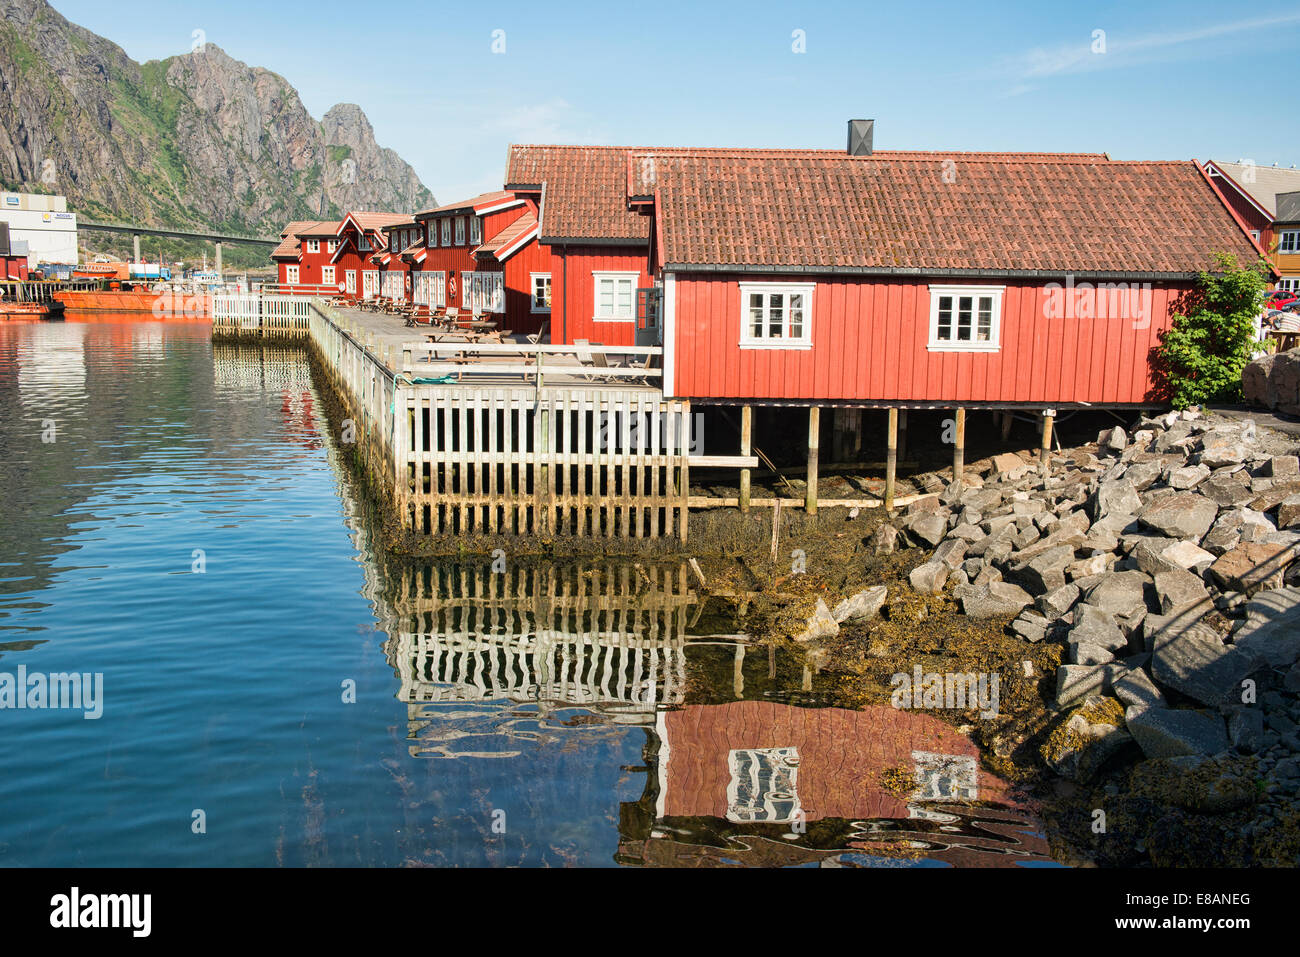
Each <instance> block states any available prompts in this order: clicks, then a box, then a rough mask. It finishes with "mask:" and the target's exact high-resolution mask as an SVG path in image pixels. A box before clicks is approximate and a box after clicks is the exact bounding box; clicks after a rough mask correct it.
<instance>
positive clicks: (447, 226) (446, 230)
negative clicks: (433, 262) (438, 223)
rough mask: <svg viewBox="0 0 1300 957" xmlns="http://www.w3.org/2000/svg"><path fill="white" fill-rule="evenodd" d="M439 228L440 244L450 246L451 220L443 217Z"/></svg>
mask: <svg viewBox="0 0 1300 957" xmlns="http://www.w3.org/2000/svg"><path fill="white" fill-rule="evenodd" d="M441 228H442V245H443V246H444V247H445V246H450V245H451V220H450V219H443V220H442V227H441Z"/></svg>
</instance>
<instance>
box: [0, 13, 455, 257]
mask: <svg viewBox="0 0 1300 957" xmlns="http://www.w3.org/2000/svg"><path fill="white" fill-rule="evenodd" d="M0 11H3V14H4V16H3V20H2V21H0V184H2V185H3V186H4V187H6V188H9V189H23V190H34V191H44V192H58V193H63V194H65V195H67V197H68V202H69V204H70V206H71V207H72V208H74V209H75V210H77V211H78V212H80V213H82V214H83V215H85V216H89V217H94V218H108V219H123V220H129V221H131V222H137V223H140V224H142V225H186V226H191V227H194V226H208V227H214V228H221V229H229V230H234V231H239V232H250V233H259V234H270V233H275V232H277V231H278V230H279V228H280V227H281V226H282V225H283V224H284V223H285V222H286V221H288V220H291V219H315V218H320V217H322V216H325V217H335V216H338V215H340V214H341V212H342V211H344V210H348V209H384V210H387V209H391V210H397V211H403V212H405V211H410V210H415V209H419V208H421V207H425V206H430V205H434V199H433V196H432V195H431V194H430V192H429V190H428V189H427V188H425V186H424V184H423V183H421V182H420V179H419V177H418V176H416V175H415V171H414V170H412V169H411V167H410V166H409V165H407V164H406V163H405V162H404V161H403V160H402V159H401V157H399V156H398V155H397V154H396V153H394V152H393V151H392V150H389V149H383V148H381V147H380V146H378V144H376V143H375V138H374V130H373V129H372V128H371V126H370V122H369V120H367V119H366V116H365V114H364V113H363V112H362V111H361V108H360V107H358V106H355V105H353V104H339V105H338V106H335V107H334V108H332V109H331V110H330V111H329V112H328V113H326V114H325V116H324V118H323V119H322V120H320V121H319V122H318V121H317V120H315V119H313V118H312V117H311V115H310V114H308V112H307V110H306V108H305V107H304V106H303V104H302V101H301V100H300V99H299V98H298V94H297V91H295V90H294V88H293V87H292V86H290V85H289V83H288V81H286V80H285V79H284V78H283V77H281V76H279V75H278V74H275V73H272V72H270V71H269V70H264V69H261V68H260V67H250V66H247V65H246V64H243V63H240V62H239V61H238V60H235V59H233V58H231V57H230V56H228V55H227V54H226V53H224V52H223V51H222V50H221V49H219V48H218V47H216V46H214V45H213V44H210V43H209V44H206V45H204V46H202V47H201V48H199V49H196V50H193V51H191V52H190V53H186V54H183V55H180V56H175V57H170V58H168V59H166V60H162V61H150V62H148V63H144V64H139V63H136V62H135V61H134V60H132V59H131V58H130V57H128V56H127V55H126V54H125V53H124V52H123V51H122V49H121V48H120V47H118V46H117V45H115V44H113V43H111V42H109V41H108V40H105V39H104V38H103V37H100V36H97V35H95V34H93V33H91V32H90V31H88V30H85V29H83V28H81V27H78V26H76V25H75V24H72V23H69V22H68V21H67V20H65V19H64V18H63V17H62V16H60V15H59V14H58V13H57V12H56V11H55V10H53V9H52V8H51V7H50V6H49V5H48V4H47V3H45V2H44V0H0Z"/></svg>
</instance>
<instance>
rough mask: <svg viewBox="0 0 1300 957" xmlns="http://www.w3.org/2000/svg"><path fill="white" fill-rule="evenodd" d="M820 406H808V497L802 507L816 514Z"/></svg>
mask: <svg viewBox="0 0 1300 957" xmlns="http://www.w3.org/2000/svg"><path fill="white" fill-rule="evenodd" d="M821 413H822V410H821V406H817V405H813V406H809V407H808V497H807V500H806V501H805V503H804V509H805V510H806V511H807V512H808V514H809V515H816V514H817V452H818V446H819V444H820V442H821V421H822V419H821Z"/></svg>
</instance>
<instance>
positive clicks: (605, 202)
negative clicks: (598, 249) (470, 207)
mask: <svg viewBox="0 0 1300 957" xmlns="http://www.w3.org/2000/svg"><path fill="white" fill-rule="evenodd" d="M630 149H632V147H626V146H529V145H519V144H515V145H512V146H511V147H510V158H509V162H508V163H507V166H506V188H507V189H512V188H516V187H533V188H539V189H540V188H542V187H543V186H544V187H545V193H544V197H543V198H544V205H543V209H542V224H541V225H542V228H541V239H542V242H547V241H550V240H552V239H592V240H605V241H612V242H630V241H642V242H644V241H645V240H646V239H647V238H648V237H649V235H650V221H649V218H648V217H646V216H642V215H641V214H640V213H638V212H636V211H634V210H629V209H628V208H627V154H628V152H629V150H630Z"/></svg>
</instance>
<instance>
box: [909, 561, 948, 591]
mask: <svg viewBox="0 0 1300 957" xmlns="http://www.w3.org/2000/svg"><path fill="white" fill-rule="evenodd" d="M951 572H952V569H950V568H949V567H948V566H947V565H945V564H944V563H943V562H926V563H925V564H923V565H917V566H916V567H915V568H913V569H912V571H911V572H910V573H909V574H908V576H907V580H908V581H909V582H911V583H912V587H913V588H915V589H916V590H917V591H919V592H920V593H921V594H923V595H937V594H939V592H941V591H943V586H944V585H945V584H946V583H947V581H948V576H949V575H950V574H951Z"/></svg>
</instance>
